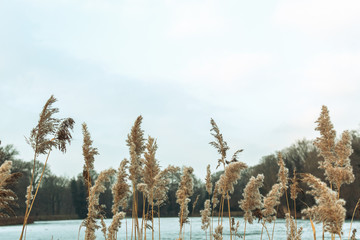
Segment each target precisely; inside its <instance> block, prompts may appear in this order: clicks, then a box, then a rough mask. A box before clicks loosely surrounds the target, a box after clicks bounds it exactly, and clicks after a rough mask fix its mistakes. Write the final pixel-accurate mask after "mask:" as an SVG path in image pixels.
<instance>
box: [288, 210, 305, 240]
mask: <svg viewBox="0 0 360 240" xmlns="http://www.w3.org/2000/svg"><path fill="white" fill-rule="evenodd" d="M285 218H286V235H287V240H301V234H302V230H303V229H302V227H300V228H299V230H298V229H297V228H296V224H295V222H294V218H293V217H292V216H290V214H289V213H286V214H285Z"/></svg>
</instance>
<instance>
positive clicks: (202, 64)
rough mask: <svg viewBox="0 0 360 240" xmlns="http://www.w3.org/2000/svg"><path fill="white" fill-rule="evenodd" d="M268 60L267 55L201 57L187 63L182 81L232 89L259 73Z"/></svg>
mask: <svg viewBox="0 0 360 240" xmlns="http://www.w3.org/2000/svg"><path fill="white" fill-rule="evenodd" d="M270 60H271V57H270V56H269V55H266V54H256V53H247V54H246V53H244V54H241V53H238V54H223V55H218V56H214V55H210V56H203V57H201V58H197V59H193V60H191V61H190V62H189V64H188V66H187V68H185V70H184V79H190V80H189V81H190V82H193V81H196V82H198V83H200V84H204V83H205V84H206V85H207V86H213V87H215V88H216V89H218V88H219V87H221V86H229V88H233V87H234V86H235V85H239V84H240V85H243V84H244V83H246V82H248V81H249V80H250V76H249V75H251V74H253V73H255V72H258V71H261V70H262V69H263V67H264V66H267V65H268V64H269V63H270Z"/></svg>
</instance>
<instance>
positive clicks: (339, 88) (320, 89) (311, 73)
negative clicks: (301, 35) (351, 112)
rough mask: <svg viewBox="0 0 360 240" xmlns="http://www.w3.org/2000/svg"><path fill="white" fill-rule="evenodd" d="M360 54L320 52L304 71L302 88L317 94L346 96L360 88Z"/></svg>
mask: <svg viewBox="0 0 360 240" xmlns="http://www.w3.org/2000/svg"><path fill="white" fill-rule="evenodd" d="M359 80H360V54H353V53H342V54H321V55H318V56H315V57H314V59H313V60H312V61H311V62H310V63H309V64H308V67H307V68H306V69H305V72H304V88H305V89H310V90H311V91H313V92H316V93H318V94H325V95H331V96H346V95H347V94H354V93H357V92H358V91H359V89H360V81H359Z"/></svg>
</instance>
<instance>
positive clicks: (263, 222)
mask: <svg viewBox="0 0 360 240" xmlns="http://www.w3.org/2000/svg"><path fill="white" fill-rule="evenodd" d="M262 225H263V226H264V228H265V230H266V233H267V235H268V237H269V240H270V234H269V231H268V230H267V227H266V225H265V221H262Z"/></svg>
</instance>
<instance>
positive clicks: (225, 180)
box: [218, 162, 247, 199]
mask: <svg viewBox="0 0 360 240" xmlns="http://www.w3.org/2000/svg"><path fill="white" fill-rule="evenodd" d="M245 168H247V165H246V164H245V163H242V162H232V163H230V164H229V165H228V166H226V168H225V172H224V174H222V175H221V176H220V179H219V189H218V193H219V194H221V195H223V196H225V195H228V193H230V194H232V193H233V192H234V185H235V184H236V183H237V181H238V180H239V179H240V177H241V171H242V170H244V169H245ZM226 198H228V199H230V196H229V195H228V196H226Z"/></svg>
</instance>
